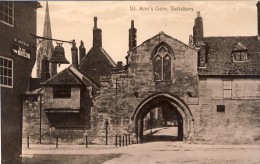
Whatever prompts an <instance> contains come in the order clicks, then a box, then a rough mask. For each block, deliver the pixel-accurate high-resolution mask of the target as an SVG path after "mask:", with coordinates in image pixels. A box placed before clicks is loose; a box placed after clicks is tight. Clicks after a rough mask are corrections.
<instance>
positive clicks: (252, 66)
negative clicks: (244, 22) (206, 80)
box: [199, 36, 260, 76]
mask: <svg viewBox="0 0 260 164" xmlns="http://www.w3.org/2000/svg"><path fill="white" fill-rule="evenodd" d="M204 42H205V44H206V53H207V59H206V63H207V64H206V68H200V69H199V75H239V76H240V75H260V42H259V41H258V38H257V37H256V36H242V37H205V38H204ZM235 44H237V46H239V47H236V48H240V50H247V52H248V56H247V60H246V61H240V62H236V61H233V57H232V50H233V49H234V48H235V47H234V46H235Z"/></svg>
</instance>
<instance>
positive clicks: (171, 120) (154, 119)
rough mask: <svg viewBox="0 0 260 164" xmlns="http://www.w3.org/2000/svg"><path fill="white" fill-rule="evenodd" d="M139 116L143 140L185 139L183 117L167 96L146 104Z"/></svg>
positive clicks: (140, 132)
mask: <svg viewBox="0 0 260 164" xmlns="http://www.w3.org/2000/svg"><path fill="white" fill-rule="evenodd" d="M138 118H139V120H140V119H141V121H139V122H138V124H139V125H137V127H138V134H139V139H140V140H141V142H150V141H182V140H183V118H182V116H181V114H180V112H179V111H178V110H177V108H176V107H175V106H174V105H172V104H171V102H170V100H168V99H167V98H156V99H154V100H152V101H150V102H149V103H147V104H145V105H144V106H143V108H142V109H141V110H140V111H139V113H138Z"/></svg>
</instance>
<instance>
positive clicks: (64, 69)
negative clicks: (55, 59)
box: [42, 67, 69, 84]
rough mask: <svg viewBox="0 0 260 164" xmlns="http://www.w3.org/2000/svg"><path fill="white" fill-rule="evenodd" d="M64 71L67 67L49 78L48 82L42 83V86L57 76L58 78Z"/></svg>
mask: <svg viewBox="0 0 260 164" xmlns="http://www.w3.org/2000/svg"><path fill="white" fill-rule="evenodd" d="M66 69H69V67H67V68H65V69H63V70H62V71H60V72H59V73H57V74H55V75H54V76H52V77H51V78H49V79H48V80H46V81H44V82H43V83H42V84H46V83H47V82H49V81H51V80H52V79H54V78H56V77H57V76H59V75H60V74H61V73H62V72H64V71H65V70H66Z"/></svg>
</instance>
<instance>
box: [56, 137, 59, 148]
mask: <svg viewBox="0 0 260 164" xmlns="http://www.w3.org/2000/svg"><path fill="white" fill-rule="evenodd" d="M58 141H59V138H58V137H56V148H58Z"/></svg>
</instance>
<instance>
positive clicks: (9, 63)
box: [8, 60, 12, 68]
mask: <svg viewBox="0 0 260 164" xmlns="http://www.w3.org/2000/svg"><path fill="white" fill-rule="evenodd" d="M8 68H12V61H11V60H9V61H8Z"/></svg>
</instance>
